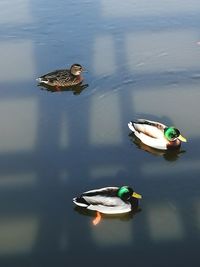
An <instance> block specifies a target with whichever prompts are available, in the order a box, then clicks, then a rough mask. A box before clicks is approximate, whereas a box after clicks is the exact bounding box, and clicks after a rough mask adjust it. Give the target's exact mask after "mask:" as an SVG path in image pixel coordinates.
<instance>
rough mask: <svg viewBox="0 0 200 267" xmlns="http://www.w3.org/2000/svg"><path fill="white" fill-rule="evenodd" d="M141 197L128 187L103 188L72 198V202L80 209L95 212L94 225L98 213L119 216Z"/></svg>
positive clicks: (97, 218) (97, 221)
mask: <svg viewBox="0 0 200 267" xmlns="http://www.w3.org/2000/svg"><path fill="white" fill-rule="evenodd" d="M141 198H142V196H141V195H139V194H137V193H136V192H134V191H133V189H132V188H130V187H129V186H122V187H104V188H100V189H94V190H90V191H87V192H84V193H82V194H81V195H80V196H79V197H75V198H73V202H74V203H75V204H76V205H77V206H80V207H84V208H87V209H89V210H94V211H97V216H96V218H95V219H94V221H93V223H94V224H95V225H96V224H97V223H99V221H100V219H101V215H100V213H104V214H121V213H127V212H130V211H131V210H132V209H133V204H134V200H135V201H136V199H141Z"/></svg>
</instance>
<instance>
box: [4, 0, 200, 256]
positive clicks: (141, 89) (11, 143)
mask: <svg viewBox="0 0 200 267" xmlns="http://www.w3.org/2000/svg"><path fill="white" fill-rule="evenodd" d="M180 1H181V0H176V1H171V2H170V1H162V4H161V2H160V3H157V1H155V0H154V1H153V2H152V1H144V0H143V1H138V2H137V6H134V7H133V6H132V5H133V4H134V3H135V1H131V0H128V1H118V0H117V1H115V0H101V1H100V2H101V4H102V6H101V7H102V9H100V10H98V11H100V12H102V13H101V15H102V17H101V18H100V19H99V21H98V23H99V24H101V23H105V20H106V21H109V20H110V21H112V20H113V19H115V18H116V17H117V18H118V19H120V18H122V19H127V20H129V19H130V24H131V23H133V24H134V22H133V21H132V20H131V19H132V18H133V17H134V16H135V15H137V16H138V17H141V16H147V17H148V16H152V15H154V14H158V13H160V12H161V13H162V12H164V13H163V14H166V13H165V12H166V10H167V8H168V10H170V14H171V12H172V9H171V8H169V7H166V5H167V4H168V3H169V2H170V3H171V4H172V3H174V2H176V5H177V6H178V7H179V8H178V9H177V10H175V9H173V12H174V14H176V12H178V13H179V14H180V13H181V14H183V8H184V7H185V10H184V11H186V12H190V11H191V9H192V10H193V8H196V7H197V9H199V7H200V5H199V4H198V5H197V0H196V1H195V0H191V1H188V3H189V4H188V3H186V2H185V3H184V5H182V4H180ZM198 1H199V0H198ZM30 2H32V4H33V5H34V3H33V1H31V0H10V1H7V0H2V1H0V25H3V26H4V25H5V24H6V25H12V24H13V25H15V27H17V25H19V27H22V25H26V23H30V22H32V21H33V18H32V16H31V12H30V11H31V10H30ZM94 2H95V1H94ZM163 3H164V4H163ZM192 3H194V5H192ZM178 4H180V5H178ZM161 5H162V7H165V8H163V10H161V9H162V7H161ZM189 5H190V6H189ZM144 6H151V7H152V6H154V8H155V9H153V8H150V9H148V8H144ZM173 7H174V5H173ZM161 13H160V14H161ZM134 14H135V15H134ZM129 16H130V17H129ZM134 18H135V17H134ZM114 22H115V21H114ZM122 23H123V21H122ZM129 29H130V28H129ZM111 32H112V31H111ZM84 34H85V33H84ZM119 34H120V33H119ZM25 36H27V35H25ZM197 37H198V32H195V31H194V30H191V31H189V30H185V31H183V30H181V31H178V30H171V31H169V30H167V31H165V30H162V31H158V30H157V31H156V32H154V33H152V32H151V33H149V32H148V31H143V32H142V33H141V32H139V31H136V32H132V31H131V30H128V31H122V33H121V36H120V39H121V40H120V43H121V44H122V46H120V49H119V47H118V45H119V43H118V40H117V39H116V35H114V34H112V33H110V34H109V32H108V31H106V32H105V33H104V32H100V33H99V34H98V33H96V35H95V36H93V38H94V40H91V43H92V41H94V47H93V48H94V50H93V52H94V53H92V52H91V51H90V52H91V53H90V54H91V58H90V60H91V62H92V64H93V65H92V64H91V65H92V69H93V70H94V75H95V77H98V76H100V77H101V76H103V75H108V76H112V75H118V72H119V71H120V70H119V69H120V67H121V66H120V62H119V61H120V60H119V58H123V59H124V60H125V61H127V64H126V66H125V71H127V72H128V73H129V74H131V75H132V74H133V75H136V76H134V77H140V75H141V79H143V78H144V80H146V85H144V84H143V85H141V84H140V83H139V84H138V85H137V84H135V85H134V86H135V87H134V90H130V88H129V91H128V93H127V91H126V93H124V95H126V94H128V95H129V96H128V97H129V99H130V102H131V106H130V113H129V115H130V116H132V115H133V114H136V113H142V114H151V115H155V116H160V117H163V116H165V117H167V118H169V119H170V120H171V121H172V122H173V123H174V124H176V125H177V126H178V128H180V129H181V130H183V132H184V133H185V135H186V137H188V136H189V137H198V138H199V136H200V132H199V131H200V127H199V126H200V125H199V121H196V120H193V118H194V114H199V101H198V99H199V92H200V91H199V86H198V85H197V86H194V85H193V87H192V88H191V85H190V84H188V85H187V84H184V85H183V86H182V84H175V85H173V86H172V85H164V86H163V85H160V84H159V85H158V84H157V81H156V75H160V74H163V73H164V74H166V73H167V75H170V73H171V74H172V76H173V75H175V76H176V72H178V71H185V70H186V71H187V69H188V68H191V69H197V70H198V69H199V67H200V61H199V51H198V50H197V49H199V48H197V47H195V41H196V39H197ZM118 38H119V36H118ZM88 47H89V46H88ZM0 58H1V61H0V83H4V84H5V83H8V84H13V85H14V84H15V83H17V82H18V83H21V82H27V81H30V80H31V81H32V80H35V77H34V74H35V72H36V66H35V64H36V62H35V60H34V58H35V55H34V45H33V42H32V40H30V39H25V38H24V39H22V40H17V39H16V38H11V41H10V42H8V41H2V42H0ZM137 75H138V76H137ZM145 75H146V76H145ZM152 77H153V78H152ZM173 77H174V76H173ZM148 78H151V80H154V82H155V83H153V84H152V83H151V86H149V84H148ZM154 78H155V79H154ZM130 86H132V84H131V85H130ZM123 89H124V88H123ZM27 90H28V88H27ZM29 93H30V92H29V91H27V94H28V97H27V95H26V96H25V97H24V98H23V96H22V95H20V96H18V93H17V92H16V99H11V98H9V94H8V96H6V97H5V98H4V99H3V98H1V104H0V124H1V134H0V148H1V150H0V153H1V155H0V156H2V157H3V155H6V158H7V161H8V162H9V167H7V169H6V171H5V169H4V172H3V175H1V177H0V189H1V191H2V192H4V190H5V188H6V189H8V188H10V192H9V194H10V195H12V193H13V191H15V190H18V189H19V187H21V188H22V189H21V190H22V191H23V189H24V188H25V189H28V188H30V187H31V188H32V189H33V191H34V192H33V194H36V195H37V193H38V192H37V191H38V188H37V189H35V188H36V186H38V184H39V183H38V181H37V178H38V177H40V176H39V175H41V174H38V172H37V170H36V169H37V166H39V165H40V166H41V165H42V164H43V162H37V159H36V157H37V155H38V154H37V153H39V152H38V151H42V152H43V150H45V149H46V146H48V145H51V143H50V142H51V141H50V142H45V141H46V140H45V138H46V136H47V135H50V136H51V137H52V139H54V140H56V141H55V142H54V143H53V146H52V151H53V153H54V152H55V151H56V153H55V155H56V156H59V155H62V156H63V155H65V154H64V153H65V152H66V151H70V152H71V153H74V151H75V152H76V151H77V158H76V160H77V162H76V164H75V165H76V166H75V167H74V166H71V165H67V160H68V159H63V162H64V164H63V162H62V163H60V162H59V164H58V166H57V168H58V170H57V171H58V173H60V177H57V176H55V180H56V181H58V183H59V184H60V186H61V187H62V186H63V184H66V183H68V182H69V179H71V177H72V176H73V174H74V173H73V171H72V170H73V168H74V169H77V170H76V171H77V173H78V174H79V172H78V171H79V170H78V167H77V166H78V165H79V157H80V154H81V153H80V152H82V151H84V149H85V151H86V152H87V153H88V154H90V153H91V154H92V156H94V154H95V152H96V151H97V153H96V154H98V152H99V150H101V149H102V147H103V149H104V148H108V150H107V151H108V153H112V152H113V151H114V152H113V153H115V151H116V152H117V153H119V154H120V153H121V152H122V153H123V151H121V148H122V147H123V145H124V142H123V141H124V140H125V139H126V138H128V137H127V133H128V127H127V122H128V121H129V120H130V119H131V118H128V120H127V121H125V117H124V114H123V112H124V110H123V107H124V106H123V105H122V102H123V100H124V99H123V97H124V96H122V94H118V93H116V92H112V91H111V92H110V93H109V94H107V95H106V96H105V97H102V95H101V92H95V94H93V95H92V96H91V97H90V99H89V97H88V99H89V100H88V103H87V106H88V110H89V112H86V115H85V114H83V112H82V111H83V110H84V108H83V107H84V106H82V105H83V104H82V103H81V102H79V103H78V108H77V110H78V111H80V113H81V116H83V117H81V118H85V117H87V123H88V124H87V125H86V128H87V131H86V134H85V132H84V131H83V134H82V132H81V133H78V134H77V132H78V130H79V129H80V125H81V126H84V125H82V124H81V122H80V120H81V119H80V120H79V119H77V118H78V116H80V113H79V114H78V115H77V117H75V118H76V121H75V123H74V121H73V119H71V114H70V112H69V113H67V112H65V111H66V109H65V110H64V111H63V110H61V109H60V110H58V111H57V110H56V111H55V112H54V110H53V112H52V111H46V107H47V105H46V106H45V107H44V109H42V108H41V106H42V105H43V104H45V101H46V100H44V98H42V97H41V98H40V99H37V98H35V97H33V96H32V95H31V96H30V95H29ZM55 95H56V96H57V95H58V94H54V95H53V96H55ZM48 96H49V94H48ZM43 97H44V94H43ZM76 99H77V98H76ZM61 101H62V100H61ZM62 104H63V105H65V103H64V102H62ZM181 105H182V106H189V107H190V108H189V109H188V108H185V109H184V108H182V109H181V113H180V112H179V111H180V110H179V107H180V106H181ZM79 108H80V109H79ZM69 110H70V111H71V109H69ZM39 111H44V113H42V112H39ZM45 112H46V113H45ZM48 112H51V115H52V114H53V116H55V114H56V115H57V114H58V116H57V117H56V118H58V121H57V122H56V125H54V124H53V125H51V127H49V128H48V127H47V126H46V128H42V127H44V125H41V124H40V122H39V120H40V118H41V116H43V117H44V119H43V120H42V123H43V122H45V123H46V120H50V119H49V117H50V115H49V113H48ZM77 113H78V112H77ZM84 116H85V117H84ZM10 122H11V123H10ZM77 122H78V123H77ZM122 124H123V125H122ZM46 125H48V122H47V123H46ZM54 126H55V127H57V128H56V130H55V131H53V130H54V129H53V128H54ZM41 128H42V130H41V131H42V137H41V136H39V134H38V133H39V132H40V129H41ZM77 129H78V130H77ZM51 131H52V132H53V133H52V132H51ZM39 138H40V140H39V141H38V140H37V139H39ZM73 138H74V139H73ZM76 138H80V139H81V140H82V145H83V143H84V142H85V143H86V146H87V147H86V146H84V145H83V147H80V148H79V147H78V148H77V143H76V140H75V139H76ZM188 139H190V138H188ZM43 142H44V143H43ZM78 144H79V143H78ZM113 147H115V148H116V149H115V150H112V148H113ZM85 151H84V152H85ZM94 151H95V152H94ZM63 152H64V153H63ZM84 152H83V153H84ZM33 154H34V156H33V157H35V158H34V159H33V160H35V162H36V163H35V164H34V169H30V163H29V161H30V158H31V156H30V155H33ZM21 155H22V156H21ZM35 155H36V156H35ZM50 156H51V155H50ZM50 156H49V157H50ZM56 156H55V161H56ZM70 156H71V155H70ZM13 157H14V158H18V160H19V162H20V164H21V165H20V164H19V165H20V166H18V163H16V164H15V163H13V166H14V168H13V169H12V171H11V170H10V159H12V162H13V161H14V160H13ZM52 157H54V155H53V156H52ZM123 157H126V155H123ZM27 159H28V161H27ZM90 159H91V158H90ZM100 159H101V160H100ZM39 160H40V159H39ZM39 160H38V161H39ZM45 160H46V159H44V161H45ZM48 160H49V159H48ZM81 160H83V157H82V158H81V157H80V161H81ZM92 160H93V159H91V162H89V163H88V162H86V164H85V169H86V173H87V174H88V177H87V179H88V178H89V179H90V181H95V179H98V181H99V180H100V179H101V178H105V177H106V178H107V177H110V181H111V180H112V182H113V184H114V183H115V182H116V179H115V178H116V176H117V175H118V174H119V173H120V172H121V171H122V172H126V171H127V169H128V168H129V167H130V165H133V173H134V168H137V170H139V171H138V172H139V173H140V174H141V176H142V177H143V178H149V179H154V180H155V181H156V179H158V178H159V179H160V180H161V179H162V178H163V179H165V178H166V175H165V177H163V176H162V175H161V174H162V173H163V171H164V172H165V173H166V174H168V173H170V172H172V173H176V174H179V173H182V172H185V173H190V172H191V171H192V170H197V171H198V170H199V166H200V165H199V161H198V160H197V161H192V160H191V161H187V162H184V161H182V162H180V163H179V161H178V163H177V164H176V165H174V166H172V165H170V169H169V168H168V166H167V165H166V162H164V163H163V165H162V163H159V165H158V164H157V162H156V159H155V161H154V160H152V162H150V163H148V162H143V161H141V163H140V164H138V161H136V159H133V164H132V162H131V163H130V162H129V163H128V164H126V163H125V161H122V157H121V158H120V160H116V161H112V162H109V161H106V160H107V158H106V159H105V161H104V159H103V156H102V154H101V158H100V157H98V155H97V156H95V160H94V162H93V161H92ZM49 161H50V160H49ZM52 161H53V160H52ZM134 161H136V163H135V162H134ZM27 162H28V164H27ZM47 162H48V161H47ZM50 162H51V161H50ZM167 163H168V162H167ZM62 164H63V165H62ZM136 165H137V166H136ZM51 167H52V169H54V168H55V165H54V166H49V168H51ZM24 169H26V172H25V173H24V172H22V171H21V170H24ZM56 173H57V172H56ZM75 173H76V172H75ZM77 173H76V174H77ZM45 174H46V173H45ZM78 174H77V177H78ZM58 176H59V175H58ZM66 177H67V178H66ZM48 178H49V177H48ZM57 178H58V179H57ZM81 178H82V177H81ZM85 178H86V177H85ZM173 178H174V177H173ZM51 179H52V178H51ZM139 179H140V177H138V180H139ZM145 180H147V179H145ZM70 182H71V181H70ZM37 183H38V184H37ZM72 183H73V182H72ZM48 184H49V180H48V181H47V182H46V181H45V182H44V181H43V185H42V186H43V187H45V186H46V185H48ZM39 186H40V184H39ZM51 186H52V184H51ZM17 188H18V189H17ZM42 190H44V189H42ZM19 194H20V192H19ZM27 195H28V194H27ZM22 198H23V196H22ZM23 200H24V202H26V201H27V202H28V201H29V200H28V199H27V198H24V199H23ZM13 202H15V200H13ZM143 203H145V197H144V200H143ZM48 204H49V203H48ZM55 205H57V204H55ZM66 205H69V206H70V205H71V204H69V203H67V204H66ZM144 206H145V204H144ZM56 207H57V206H56ZM70 207H71V206H70ZM195 207H196V206H195ZM47 208H49V207H47ZM50 208H51V207H50ZM50 208H49V209H50ZM175 208H176V211H173V209H171V208H170V207H169V205H168V203H165V202H161V203H160V205H155V203H153V202H152V203H150V204H148V205H146V206H145V209H143V211H142V213H143V214H145V215H146V217H145V216H144V221H143V222H142V224H143V225H146V228H148V231H149V236H148V237H149V239H150V240H153V241H163V242H165V241H176V240H179V239H181V238H184V237H185V232H186V230H187V229H186V227H187V226H186V225H183V224H182V221H181V214H180V213H179V211H177V210H178V205H177V206H175ZM199 210H200V209H199V206H197V207H196V209H195V215H196V214H197V217H198V218H199V214H200V212H199ZM11 212H12V208H11ZM33 213H34V212H33ZM40 215H41V214H40ZM195 215H194V216H195ZM38 218H39V217H38ZM38 218H37V217H36V216H35V213H34V214H29V215H27V216H25V215H21V216H20V214H17V215H16V216H15V214H13V215H12V216H9V215H5V216H4V217H3V216H1V218H0V236H1V240H0V254H13V253H23V252H30V251H31V250H32V249H33V247H34V243H36V242H37V240H36V237H38V235H40V234H41V232H39V230H38V229H40V223H42V222H40V221H39V220H38ZM145 218H146V219H145ZM165 220H167V221H169V224H165V223H164V222H165ZM199 221H200V220H199ZM124 226H125V227H124ZM132 226H133V220H130V221H127V222H126V224H124V222H123V221H118V220H114V221H113V222H112V223H110V220H105V222H103V223H102V225H100V226H99V227H98V228H95V229H90V228H88V229H89V230H91V236H92V238H93V240H94V241H95V243H98V244H100V245H109V246H116V245H117V244H122V245H129V244H130V243H132V242H133V244H134V241H135V240H136V239H135V237H136V235H137V229H134V228H133V227H132ZM56 227H57V225H56ZM44 228H45V227H44ZM63 228H64V227H63ZM66 228H67V227H66ZM66 228H64V229H66ZM52 229H53V227H52ZM42 230H43V229H42ZM53 230H55V229H53ZM5 233H6V234H7V233H9V235H8V236H6V234H5ZM48 233H49V232H48ZM59 234H60V235H61V234H62V233H61V231H60V232H59ZM67 234H69V233H66V236H67ZM43 238H44V236H43ZM54 238H55V237H54ZM59 238H60V236H59ZM67 238H68V236H67ZM62 240H63V239H62ZM53 241H54V240H53ZM62 242H63V243H62V244H68V240H64V241H62ZM69 247H70V245H69Z"/></svg>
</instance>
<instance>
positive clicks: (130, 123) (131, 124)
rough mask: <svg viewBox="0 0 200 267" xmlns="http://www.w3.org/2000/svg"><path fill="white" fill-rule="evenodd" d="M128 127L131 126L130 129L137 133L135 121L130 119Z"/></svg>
mask: <svg viewBox="0 0 200 267" xmlns="http://www.w3.org/2000/svg"><path fill="white" fill-rule="evenodd" d="M128 127H129V129H130V130H131V131H132V132H134V133H135V128H134V122H132V121H130V122H129V123H128Z"/></svg>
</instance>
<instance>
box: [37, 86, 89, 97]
mask: <svg viewBox="0 0 200 267" xmlns="http://www.w3.org/2000/svg"><path fill="white" fill-rule="evenodd" d="M38 86H39V87H40V88H41V90H46V91H48V92H51V93H61V92H72V93H73V95H80V94H81V93H82V91H83V90H85V89H86V88H87V87H88V86H89V85H88V84H78V85H75V86H71V87H62V88H61V87H60V88H56V87H55V86H54V87H53V86H48V85H46V84H39V85H38Z"/></svg>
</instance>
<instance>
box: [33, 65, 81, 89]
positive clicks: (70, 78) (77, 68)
mask: <svg viewBox="0 0 200 267" xmlns="http://www.w3.org/2000/svg"><path fill="white" fill-rule="evenodd" d="M83 71H84V69H83V67H82V66H81V65H80V64H73V65H72V66H71V67H70V69H61V70H55V71H53V72H49V73H47V74H45V75H43V76H41V77H39V78H37V79H36V80H37V81H38V82H39V84H40V85H42V84H45V85H48V86H53V87H68V86H73V85H77V84H80V83H81V82H82V81H83V77H82V76H81V73H82V72H83Z"/></svg>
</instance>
